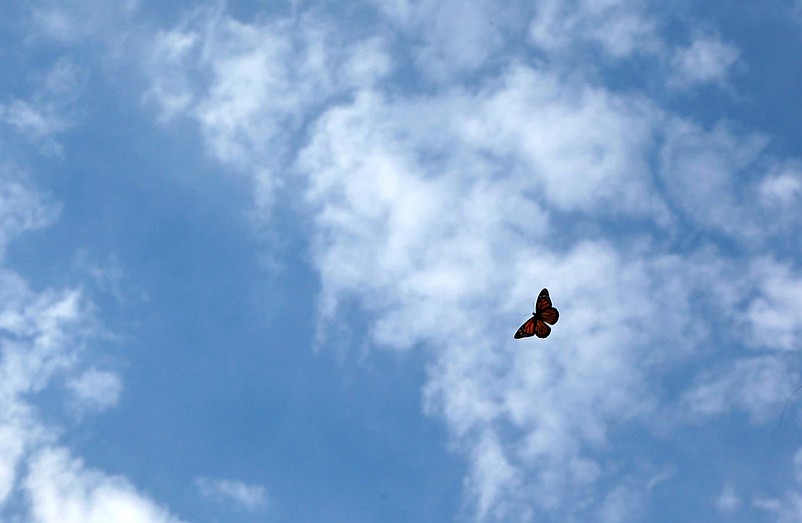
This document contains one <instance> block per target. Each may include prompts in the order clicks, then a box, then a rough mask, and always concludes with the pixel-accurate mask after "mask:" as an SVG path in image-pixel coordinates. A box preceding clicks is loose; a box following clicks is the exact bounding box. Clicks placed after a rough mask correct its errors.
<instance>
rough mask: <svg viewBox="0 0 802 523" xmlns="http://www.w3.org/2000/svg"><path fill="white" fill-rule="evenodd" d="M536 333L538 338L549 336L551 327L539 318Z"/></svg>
mask: <svg viewBox="0 0 802 523" xmlns="http://www.w3.org/2000/svg"><path fill="white" fill-rule="evenodd" d="M535 334H536V335H537V337H538V338H547V337H548V336H549V334H551V327H549V326H548V325H546V324H545V323H544V322H542V321H540V320H537V321H535Z"/></svg>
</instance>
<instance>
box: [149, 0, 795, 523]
mask: <svg viewBox="0 0 802 523" xmlns="http://www.w3.org/2000/svg"><path fill="white" fill-rule="evenodd" d="M379 5H380V10H379V13H380V16H384V17H386V18H387V19H388V20H389V21H390V23H392V24H394V25H396V26H398V27H401V28H402V30H403V31H404V35H405V38H406V37H409V36H410V35H420V36H421V37H422V38H423V42H424V44H423V48H422V49H421V51H420V53H416V54H415V56H414V58H413V60H412V61H413V63H414V64H415V65H414V67H415V68H414V69H413V71H412V73H411V74H412V75H413V76H414V80H416V81H419V82H420V83H421V84H422V85H436V86H437V87H436V88H434V89H431V90H423V91H422V92H418V91H414V90H410V92H408V93H405V92H400V93H399V91H398V90H393V89H385V87H387V85H386V84H385V83H382V82H383V81H386V80H387V77H386V76H385V75H387V73H388V71H393V70H396V68H398V67H399V63H400V62H402V60H403V58H402V57H397V56H393V55H392V54H391V53H390V51H389V50H391V49H392V45H391V44H392V41H391V40H389V39H381V38H379V39H377V37H376V36H375V35H371V34H366V35H359V34H357V35H353V36H352V38H350V39H346V40H345V41H339V42H337V43H339V45H336V43H335V41H334V40H332V33H330V32H329V31H331V26H330V25H328V24H327V23H326V22H325V18H324V19H320V18H315V17H312V16H307V17H305V18H304V17H303V16H302V19H303V21H304V24H303V26H302V29H301V30H299V31H295V30H293V29H291V28H294V27H296V26H295V25H294V24H296V23H297V20H296V19H282V20H278V21H275V22H272V23H270V24H267V25H265V24H256V23H254V24H248V23H243V22H238V21H234V20H232V19H231V18H229V17H228V16H227V15H226V14H225V12H224V11H222V10H211V11H199V12H196V13H195V14H193V15H192V16H191V17H188V18H187V19H185V20H184V22H182V23H181V24H180V25H179V26H178V27H176V28H174V29H172V30H170V31H165V32H163V33H162V35H161V37H160V39H159V41H158V43H157V44H156V47H155V48H154V56H155V57H156V58H154V61H153V63H152V64H151V65H152V67H153V68H154V69H153V71H155V73H154V75H153V77H152V78H153V80H152V88H151V91H150V92H151V96H152V97H153V99H155V100H157V102H159V103H160V104H161V107H162V108H163V109H164V111H165V112H164V114H168V115H172V116H175V115H186V116H189V117H190V118H193V119H194V120H195V121H196V122H197V123H198V125H199V128H200V129H201V132H202V133H203V135H204V137H205V140H206V144H207V146H208V151H209V153H210V154H211V155H212V156H214V157H215V158H217V159H218V160H220V161H222V162H224V163H226V164H227V165H231V166H233V167H235V168H236V170H237V171H238V172H242V173H246V174H248V175H249V176H250V177H251V179H252V180H253V183H254V186H255V187H256V189H255V191H256V195H257V197H256V200H257V201H260V202H268V201H269V200H270V199H269V198H263V197H261V196H260V195H264V194H267V193H270V194H274V193H275V191H276V190H277V189H276V188H277V187H280V186H281V183H282V182H281V180H284V179H286V178H285V177H287V176H293V175H294V176H297V177H298V178H299V179H300V180H301V181H302V183H303V184H305V187H306V191H305V198H306V200H305V203H306V205H307V207H306V208H305V210H306V211H307V212H308V213H309V215H310V217H311V218H310V220H311V223H312V227H313V230H312V237H313V246H312V249H313V253H314V263H315V266H316V268H317V269H318V271H319V272H320V276H321V283H322V294H321V298H320V302H321V310H322V318H323V320H322V321H329V320H331V319H332V318H333V317H336V315H337V314H338V306H339V304H341V303H343V302H353V300H356V302H357V303H359V304H360V305H361V307H362V308H363V310H364V311H365V312H367V313H368V314H369V315H370V318H371V321H370V326H371V327H370V329H369V334H368V336H369V338H370V339H371V340H372V341H373V342H374V343H375V344H377V345H381V346H385V347H392V348H396V349H400V350H410V349H413V348H420V349H421V350H423V351H424V352H425V353H426V354H427V357H428V358H429V364H428V366H427V368H428V382H427V384H426V386H425V387H424V402H425V409H426V411H427V412H428V413H430V414H432V415H435V416H439V417H441V418H442V419H443V420H444V421H445V423H446V424H447V426H448V428H449V431H450V434H451V436H452V438H453V441H454V442H455V446H456V448H458V449H459V450H460V451H461V452H462V453H463V455H464V456H465V457H466V460H467V461H468V476H467V479H466V492H467V495H468V505H469V507H470V510H471V511H472V513H473V514H474V516H475V517H477V518H478V519H487V520H504V519H509V518H514V519H520V520H527V519H530V518H533V517H535V515H536V514H538V513H541V512H545V513H548V514H552V515H553V514H558V513H559V511H560V510H561V509H562V508H564V507H567V506H572V507H575V506H582V507H585V508H586V509H585V510H586V513H587V514H591V513H592V514H602V515H603V517H604V518H606V519H607V520H609V521H617V520H622V519H623V518H624V517H625V516H624V515H625V514H627V513H628V512H627V511H629V510H633V511H634V510H639V509H640V508H642V507H643V506H644V503H645V500H646V499H647V493H645V492H644V491H643V489H641V490H638V489H634V488H632V487H631V482H632V480H631V478H621V477H620V476H618V475H616V473H615V472H613V469H614V468H615V467H613V468H612V469H610V468H608V467H607V466H606V463H609V459H608V458H609V456H608V454H607V452H606V449H608V448H609V445H610V442H611V439H612V436H611V435H612V434H616V433H617V432H618V431H621V430H623V429H624V428H635V429H637V430H647V431H648V430H650V429H653V428H655V425H657V424H658V420H657V418H658V417H660V416H662V415H663V413H670V414H671V415H670V417H669V418H668V419H660V420H659V424H661V425H662V426H665V425H673V426H677V425H682V424H684V423H688V422H689V420H688V416H687V415H685V413H683V414H679V413H677V412H676V410H677V409H676V405H677V404H678V403H682V404H683V405H687V404H688V403H683V402H685V401H687V402H690V403H689V404H690V405H692V406H693V411H694V412H695V413H697V414H699V415H700V416H701V417H702V419H703V420H709V419H712V418H713V417H714V416H715V415H718V414H719V413H720V412H722V411H724V410H725V409H728V408H730V409H731V408H736V409H740V410H743V411H746V412H748V413H749V414H750V415H751V416H753V419H754V421H755V422H756V423H764V422H765V421H766V417H765V416H764V415H763V414H761V413H765V412H768V410H769V409H767V407H768V406H771V405H777V404H778V402H779V401H780V398H781V397H782V390H781V389H782V385H783V384H787V383H789V382H790V381H791V380H793V379H794V373H793V372H792V371H791V368H792V367H791V363H790V361H787V360H785V359H783V357H782V356H781V355H779V354H777V353H775V352H774V351H775V349H778V348H787V349H790V348H791V347H792V346H793V343H794V342H795V340H796V321H795V319H794V318H795V317H796V313H795V312H794V308H793V304H794V303H795V302H794V301H793V300H792V299H791V298H790V297H789V296H790V294H787V295H786V294H783V293H782V292H780V291H779V288H775V286H774V285H772V283H771V282H772V280H771V278H773V277H776V276H777V274H779V273H781V272H782V271H781V270H780V269H778V268H777V267H782V266H783V265H782V263H779V262H778V265H777V267H774V268H775V269H776V270H771V271H768V272H766V273H765V274H764V275H763V276H761V274H763V273H761V271H760V269H759V268H758V267H759V266H760V264H761V263H768V262H761V261H760V260H763V259H767V258H765V255H766V254H767V253H766V249H767V248H766V246H765V238H764V237H763V233H764V232H765V231H768V233H769V234H772V228H771V226H769V227H766V228H764V226H765V224H766V217H767V214H766V213H765V210H764V209H761V208H760V207H755V206H754V205H753V200H752V198H751V196H752V194H753V193H752V192H750V191H752V190H753V189H754V188H755V187H765V189H764V190H763V194H764V195H765V198H768V199H770V198H771V195H772V194H774V193H773V192H772V188H771V187H772V186H771V184H772V183H774V184H777V183H785V184H786V185H787V184H788V183H789V182H788V181H782V182H777V181H776V180H777V178H776V176H777V175H776V173H777V172H778V171H777V170H776V169H777V167H778V166H779V165H784V164H786V162H787V161H788V160H789V159H786V158H772V157H770V156H769V155H768V154H767V153H766V149H767V143H768V142H769V140H768V138H767V137H766V136H764V135H762V134H760V133H757V132H750V131H748V130H747V131H744V130H740V129H737V128H735V127H733V126H731V125H729V124H727V123H726V122H718V123H715V124H713V125H708V126H705V125H701V124H699V123H698V122H696V121H694V120H693V119H691V118H687V117H686V116H683V115H679V114H674V113H672V112H671V111H670V110H669V109H667V108H665V107H664V106H663V104H662V100H661V99H659V98H652V97H650V96H649V94H648V93H642V94H640V93H638V94H631V93H630V94H628V95H626V96H623V95H621V94H619V93H617V92H616V91H615V90H613V89H609V88H607V87H605V86H604V84H603V83H602V82H600V81H598V80H595V76H594V74H593V69H591V68H588V69H577V71H576V74H565V68H564V67H561V66H560V65H559V58H560V57H564V56H575V57H577V58H576V60H578V61H579V62H581V63H584V62H582V58H581V56H584V55H583V54H582V53H583V52H585V50H586V49H587V48H588V47H590V48H596V49H600V50H601V51H602V54H603V57H602V61H603V62H604V64H608V65H610V64H614V63H616V62H618V61H621V60H626V59H629V58H632V57H636V56H643V55H648V56H651V57H653V58H654V59H656V60H658V61H659V62H660V66H659V67H656V71H658V72H657V73H656V74H661V75H663V76H662V77H661V79H662V80H665V81H666V82H669V81H675V82H684V85H698V84H701V83H705V82H707V83H710V82H712V83H722V82H725V81H726V79H727V78H728V74H729V72H730V70H731V68H732V67H733V65H734V64H735V63H736V61H737V59H738V56H739V54H738V50H737V49H736V48H735V47H734V46H733V45H730V44H728V43H725V42H723V41H721V40H719V39H717V38H712V37H705V38H703V37H699V38H697V39H696V40H692V41H691V43H690V44H689V45H688V46H687V47H677V45H676V44H675V43H672V42H669V41H668V40H666V39H665V38H664V37H663V35H662V34H661V29H660V24H659V23H658V20H657V19H656V18H655V16H657V15H655V14H651V13H650V11H649V10H648V9H646V4H645V3H643V2H636V1H631V2H624V1H619V2H605V3H598V2H596V3H594V2H577V3H573V4H571V5H570V7H569V6H568V4H565V5H564V4H561V3H560V2H541V3H540V4H539V5H538V7H537V9H536V10H535V12H534V13H529V12H528V11H526V10H525V9H524V10H522V11H520V12H519V14H521V13H523V14H521V16H522V17H523V18H526V17H531V18H530V19H529V21H528V25H529V30H528V37H527V38H528V39H529V40H528V43H527V45H531V46H534V47H535V48H537V49H538V50H540V51H541V52H544V53H546V54H547V55H548V57H549V58H550V60H547V61H546V63H540V62H538V63H534V64H533V63H531V61H527V60H519V59H517V58H516V55H515V53H512V54H511V55H510V56H511V57H510V58H509V59H507V60H498V59H497V58H496V57H495V55H494V53H497V52H498V53H501V52H502V51H501V50H500V49H501V48H502V46H503V45H509V42H508V41H507V40H506V38H507V37H506V36H501V35H500V34H499V33H498V32H496V31H495V29H493V28H492V27H487V26H485V25H482V24H478V23H477V22H476V20H480V19H482V16H480V14H481V13H482V12H483V11H482V9H485V8H487V6H486V5H485V4H482V3H480V4H477V5H474V6H456V5H452V4H450V3H447V4H442V5H441V4H437V5H435V3H427V2H422V3H417V4H414V5H413V4H410V3H408V2H389V3H381V4H379ZM444 13H449V14H453V15H454V20H456V21H460V20H463V21H464V20H467V23H466V24H465V26H464V27H463V26H462V25H460V27H461V28H463V29H465V30H466V31H468V33H467V34H465V33H463V34H460V35H455V34H454V32H453V25H451V23H450V22H448V21H447V17H446V18H444V17H445V14H444ZM437 15H442V16H439V17H438V16H437ZM502 18H503V14H502ZM321 20H322V21H321ZM435 20H436V22H435ZM444 20H445V21H444ZM441 21H442V22H441ZM455 23H456V22H455ZM689 33H690V34H699V33H698V32H696V31H694V28H690V30H689ZM521 38H523V37H521ZM476 42H488V45H487V47H483V45H479V44H476V45H474V43H476ZM505 42H506V44H505ZM589 56H594V57H596V55H589ZM165 57H166V58H165ZM354 61H358V62H359V63H360V64H363V66H364V67H363V69H361V70H363V71H364V75H362V76H356V77H347V78H344V77H343V76H342V75H341V72H342V71H343V70H346V69H347V68H348V67H350V66H349V65H348V64H353V63H354ZM291 63H292V64H293V65H292V67H290V65H289V64H291ZM488 63H495V64H496V68H494V69H493V74H488V76H487V77H482V76H481V75H479V78H478V79H477V78H472V83H470V84H467V83H460V82H461V80H460V79H461V78H463V76H462V75H463V74H464V73H465V72H467V71H471V72H474V73H475V72H476V71H481V67H482V66H483V64H488ZM570 63H572V64H574V65H575V64H576V63H578V62H576V61H573V62H570ZM168 69H170V71H169V73H168V74H167V76H162V74H161V73H162V72H165V71H167V70H168ZM583 72H586V73H587V74H582V73H583ZM196 77H199V78H201V81H200V82H194V81H191V79H192V78H196ZM165 78H169V79H170V80H169V81H167V80H165ZM588 78H592V79H593V80H588ZM277 159H280V160H277ZM790 160H792V159H790ZM277 162H278V163H277ZM279 163H281V164H282V165H283V167H282V168H280V169H279V168H278V164H279ZM770 173H774V174H770ZM772 176H773V178H772ZM741 179H749V180H750V182H749V183H746V184H744V183H740V181H739V180H741ZM775 192H776V191H775ZM733 216H738V220H733V219H732V217H733ZM786 218H787V217H785V216H769V218H768V222H769V225H771V223H774V222H772V220H774V221H775V222H776V223H781V222H782V221H783V220H785V219H786ZM601 223H605V224H607V226H608V227H610V228H613V229H616V230H617V231H629V232H621V233H620V234H616V235H614V236H613V235H609V234H607V233H606V232H605V231H606V230H607V229H605V228H603V227H602V226H601V225H600V224H601ZM778 230H779V229H776V231H778ZM776 231H775V232H774V234H776V233H777V232H776ZM689 235H697V237H696V239H693V238H688V236H689ZM719 235H721V236H723V237H727V238H731V239H733V240H735V241H736V242H740V243H741V244H743V245H748V246H749V247H750V248H752V249H755V251H753V252H759V253H760V255H753V254H751V253H750V254H749V255H748V256H747V259H742V258H739V257H736V256H729V255H728V254H727V253H725V252H723V251H722V249H720V248H719V246H718V245H717V243H716V238H718V237H719ZM686 240H687V241H686ZM690 240H693V241H690ZM697 245H701V247H698V248H697V247H696V246H697ZM761 250H762V251H761ZM689 251H690V254H689ZM769 258H771V256H769ZM750 267H755V268H756V269H755V270H754V272H753V271H750ZM788 271H789V272H787V273H785V276H784V280H783V281H785V282H786V283H788V282H794V281H795V280H796V279H797V275H796V273H795V272H794V271H791V270H790V269H788ZM769 274H771V275H773V276H768V275H769ZM546 284H547V285H548V286H549V287H550V288H551V289H552V291H553V296H554V299H555V303H556V305H557V306H558V307H560V308H561V310H565V311H570V313H566V314H564V316H563V317H562V318H561V320H560V324H559V325H558V326H557V328H555V331H554V334H553V335H552V337H551V338H549V349H548V350H521V348H520V346H514V345H512V341H511V340H510V339H508V338H510V333H509V332H507V330H508V329H509V317H511V316H513V315H515V314H518V313H519V312H520V309H521V304H526V303H528V302H529V301H530V300H531V298H532V296H533V293H535V292H536V291H537V290H538V289H539V287H540V286H543V285H546ZM758 287H761V288H763V289H764V291H761V293H756V291H755V289H756V288H758ZM791 294H792V293H791ZM761 300H763V301H761ZM744 307H750V308H749V311H750V312H749V315H748V317H749V318H751V319H749V320H748V321H747V322H746V323H743V320H742V324H743V325H749V326H750V327H751V328H753V329H754V330H755V332H756V334H755V337H754V339H753V340H751V341H746V342H744V341H743V340H741V341H739V342H738V344H737V350H734V351H732V352H728V353H727V356H726V358H724V359H725V361H726V362H727V363H726V364H724V366H723V367H720V368H719V367H715V366H714V367H713V368H707V367H704V368H703V371H702V372H701V373H699V374H698V379H697V381H696V382H695V383H694V384H692V385H691V387H690V389H689V390H685V389H683V390H668V391H666V390H664V389H662V388H661V387H659V386H658V385H657V384H658V383H660V382H661V380H662V379H663V378H664V373H665V372H667V369H676V368H685V369H686V370H687V372H688V373H689V374H696V371H695V370H693V369H691V368H688V366H689V365H690V364H691V362H695V361H698V360H694V355H695V354H697V353H699V352H700V351H704V350H708V351H712V350H716V349H715V347H716V346H717V345H716V344H717V343H723V342H722V339H721V338H720V336H721V334H720V333H718V332H712V331H711V329H710V327H709V325H708V322H707V321H705V320H704V319H703V318H717V319H722V320H723V319H732V318H733V317H736V316H739V317H741V318H743V311H744V309H743V308H744ZM605 311H608V312H605ZM764 311H770V312H771V314H776V318H775V320H774V321H768V322H766V321H764V320H765V318H767V317H768V318H769V319H771V318H772V317H773V316H770V315H769V316H765V315H764V316H763V317H762V318H761V320H758V318H757V317H758V316H759V315H761V314H762V313H763V312H764ZM702 314H704V316H702ZM753 320H754V323H751V322H752V321H753ZM761 329H763V330H762V331H761ZM765 329H775V331H773V332H772V333H767V332H765ZM757 339H761V340H764V342H763V343H764V347H763V348H764V349H765V350H767V352H766V353H765V354H762V355H761V356H759V357H756V356H755V355H754V354H752V353H749V352H748V350H749V347H750V345H752V344H754V343H755V340H757ZM711 346H712V348H711ZM739 378H740V379H739ZM736 382H737V384H738V386H739V387H741V390H736V389H737V387H736ZM658 412H659V413H660V415H658V414H657V413H658ZM655 430H656V429H655ZM622 459H623V458H622ZM643 476H644V477H642V478H641V479H642V483H644V484H645V483H646V482H647V481H648V479H649V475H648V474H646V473H644V474H643ZM524 493H525V494H524Z"/></svg>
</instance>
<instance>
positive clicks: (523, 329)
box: [515, 315, 548, 340]
mask: <svg viewBox="0 0 802 523" xmlns="http://www.w3.org/2000/svg"><path fill="white" fill-rule="evenodd" d="M536 319H537V318H535V316H534V315H532V317H531V318H529V319H528V320H526V321H525V322H524V324H523V325H521V326H520V327H519V328H518V330H517V331H515V339H516V340H517V339H520V338H528V337H529V336H534V334H535V320H536ZM540 323H543V322H540ZM547 328H548V327H547ZM547 336H548V334H547Z"/></svg>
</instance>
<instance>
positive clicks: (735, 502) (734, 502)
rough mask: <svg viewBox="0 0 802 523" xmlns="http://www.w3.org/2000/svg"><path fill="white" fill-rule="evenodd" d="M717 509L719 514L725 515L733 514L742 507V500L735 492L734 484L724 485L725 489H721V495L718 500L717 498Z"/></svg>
mask: <svg viewBox="0 0 802 523" xmlns="http://www.w3.org/2000/svg"><path fill="white" fill-rule="evenodd" d="M715 505H716V508H717V509H718V510H719V512H723V513H724V514H728V515H729V514H732V513H734V512H735V511H736V510H738V509H739V508H740V506H741V498H740V497H738V494H737V493H736V492H735V487H734V486H733V485H732V483H726V484H724V487H723V488H722V489H721V494H719V496H718V498H716V503H715Z"/></svg>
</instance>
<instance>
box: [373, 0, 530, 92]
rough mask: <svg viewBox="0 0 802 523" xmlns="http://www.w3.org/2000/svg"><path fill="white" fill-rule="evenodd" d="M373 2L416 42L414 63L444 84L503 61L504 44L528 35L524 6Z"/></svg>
mask: <svg viewBox="0 0 802 523" xmlns="http://www.w3.org/2000/svg"><path fill="white" fill-rule="evenodd" d="M374 3H376V4H377V7H378V8H379V9H380V10H381V11H382V12H383V13H384V14H385V15H386V17H387V19H388V20H389V21H390V22H391V23H393V24H394V25H395V26H397V27H398V28H400V30H401V31H402V34H404V35H405V36H407V37H408V38H410V39H411V40H412V41H414V42H415V43H414V44H413V46H414V47H413V48H414V49H415V51H416V52H414V53H413V56H412V59H413V60H414V61H415V63H416V64H417V65H418V66H419V67H420V68H421V69H422V70H424V71H426V72H427V74H428V75H431V77H433V78H434V79H437V80H440V81H445V80H449V79H452V78H453V77H454V76H455V75H460V74H465V73H471V72H474V71H476V70H478V69H480V68H481V67H483V66H487V65H488V64H492V63H499V62H501V61H502V60H503V59H504V56H505V52H504V45H505V43H506V41H507V40H509V39H510V37H511V36H520V34H519V33H523V31H524V30H525V24H526V20H527V15H526V14H524V13H527V12H528V11H529V10H530V8H528V7H527V6H526V3H525V2H518V1H516V2H504V3H499V2H494V1H492V0H475V1H473V2H460V1H459V0H445V1H444V0H439V1H438V0H417V1H410V0H395V1H381V0H375V1H374Z"/></svg>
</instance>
